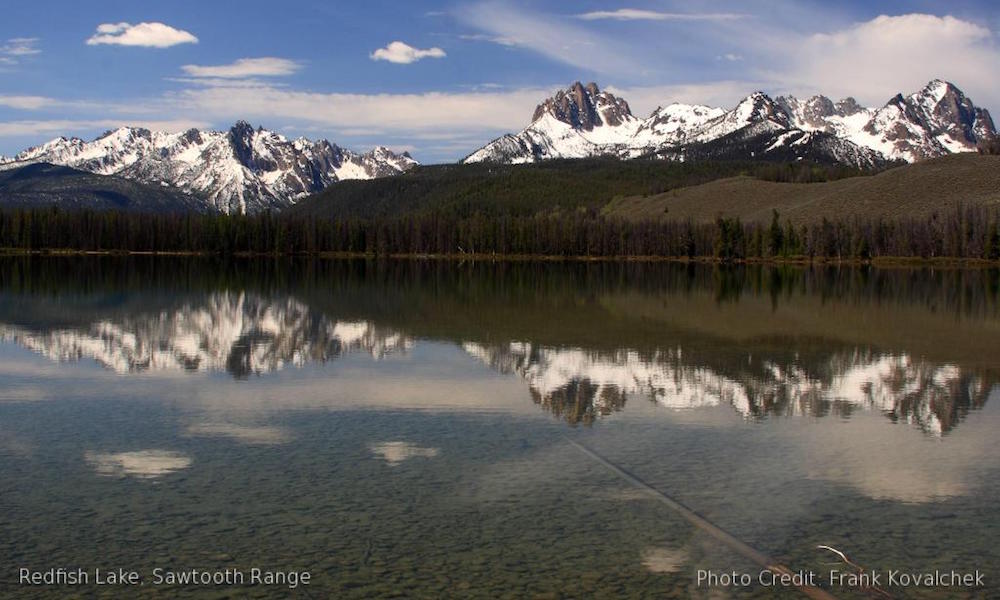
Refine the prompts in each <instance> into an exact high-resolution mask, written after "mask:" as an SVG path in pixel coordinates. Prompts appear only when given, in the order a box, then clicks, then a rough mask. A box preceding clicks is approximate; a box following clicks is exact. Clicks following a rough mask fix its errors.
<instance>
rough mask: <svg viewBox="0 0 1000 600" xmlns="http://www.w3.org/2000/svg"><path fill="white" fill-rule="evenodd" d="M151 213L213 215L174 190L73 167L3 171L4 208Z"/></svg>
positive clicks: (0, 175)
mask: <svg viewBox="0 0 1000 600" xmlns="http://www.w3.org/2000/svg"><path fill="white" fill-rule="evenodd" d="M54 206H58V207H59V208H60V209H66V210H80V209H91V210H98V211H106V210H125V211H131V212H147V213H184V212H195V213H205V212H209V207H208V205H207V204H206V203H204V202H202V201H200V200H199V199H197V198H195V197H194V196H189V195H187V194H184V193H182V192H180V191H178V190H176V189H173V188H163V187H157V186H151V185H145V184H142V183H137V182H135V181H129V180H128V179H123V178H121V177H113V176H108V175H96V174H94V173H87V172H84V171H78V170H76V169H71V168H69V167H62V166H56V165H51V164H48V163H37V164H32V165H26V166H24V167H19V168H16V169H9V170H6V171H0V208H21V209H36V208H48V207H54Z"/></svg>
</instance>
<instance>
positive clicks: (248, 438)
mask: <svg viewBox="0 0 1000 600" xmlns="http://www.w3.org/2000/svg"><path fill="white" fill-rule="evenodd" d="M185 434H186V435H188V436H191V437H213V438H228V439H231V440H235V441H238V442H242V443H245V444H250V445H256V446H271V445H278V444H285V443H287V442H289V441H291V439H292V434H291V432H290V431H288V430H287V429H283V428H281V427H267V426H259V427H254V426H247V425H237V424H235V423H199V424H196V425H192V426H190V427H188V428H187V430H186V431H185Z"/></svg>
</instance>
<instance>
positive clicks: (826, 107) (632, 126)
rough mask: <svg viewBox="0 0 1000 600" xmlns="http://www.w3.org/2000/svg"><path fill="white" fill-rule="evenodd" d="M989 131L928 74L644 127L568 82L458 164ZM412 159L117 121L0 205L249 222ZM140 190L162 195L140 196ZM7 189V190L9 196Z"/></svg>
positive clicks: (873, 148) (832, 157)
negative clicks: (857, 94) (527, 117)
mask: <svg viewBox="0 0 1000 600" xmlns="http://www.w3.org/2000/svg"><path fill="white" fill-rule="evenodd" d="M997 137H998V136H997V131H996V127H995V125H994V123H993V120H992V118H991V117H990V114H989V112H987V111H986V110H985V109H983V108H980V107H977V106H976V105H975V104H974V103H973V102H972V100H970V99H969V98H968V97H967V96H966V95H965V94H964V93H963V92H962V91H961V90H960V89H958V88H957V87H956V86H955V85H953V84H951V83H948V82H945V81H941V80H934V81H931V82H930V83H928V84H927V86H925V87H924V88H923V89H922V90H920V91H918V92H916V93H913V94H910V95H909V96H903V95H901V94H900V95H897V96H895V97H893V98H892V99H890V100H889V101H888V102H887V103H886V104H885V105H884V106H882V107H881V108H878V109H875V108H866V107H863V106H861V105H860V104H859V103H858V102H857V101H855V100H854V99H853V98H845V99H843V100H839V101H836V102H834V101H833V100H831V99H829V98H827V97H825V96H813V97H812V98H809V99H808V100H800V99H798V98H795V97H793V96H780V97H777V98H771V97H770V96H768V95H767V94H765V93H763V92H754V93H753V94H750V95H749V96H747V97H746V98H744V99H743V100H741V101H740V102H739V103H738V104H737V105H736V106H735V107H734V108H733V109H731V110H724V109H721V108H712V107H709V106H704V105H697V104H676V103H675V104H670V105H667V106H665V107H661V108H658V109H656V110H655V111H653V113H652V114H651V115H650V116H649V117H648V118H646V119H640V118H638V117H636V116H635V115H633V114H632V110H631V108H630V107H629V104H628V102H627V101H626V100H625V99H623V98H620V97H618V96H616V95H614V94H613V93H612V92H610V91H607V90H601V89H600V88H599V87H598V86H597V84H595V83H590V84H587V85H583V84H581V83H580V82H577V83H574V84H573V85H572V86H570V87H569V88H568V89H566V90H563V91H559V92H557V93H556V94H555V95H554V96H552V97H551V98H548V99H546V100H544V101H542V102H541V103H540V104H539V105H538V106H537V108H536V109H535V111H534V113H533V114H532V121H531V124H530V125H528V127H526V128H525V129H524V130H522V131H521V132H520V133H518V134H516V135H515V134H508V135H504V136H502V137H500V138H497V139H495V140H493V141H492V142H490V143H489V144H487V145H485V146H483V147H482V148H480V149H479V150H476V151H475V152H473V153H472V154H470V155H469V156H467V157H466V158H465V159H464V160H463V162H465V163H481V162H485V163H504V164H521V163H532V162H539V161H542V160H545V159H556V158H563V159H574V158H595V157H613V158H618V159H633V158H658V159H664V160H670V161H678V162H680V161H686V162H694V161H708V160H712V161H733V160H735V161H776V162H795V161H800V160H805V161H810V162H816V163H821V164H837V165H847V166H851V167H857V168H861V169H881V168H884V167H887V166H889V165H892V164H895V163H896V162H900V161H905V162H916V161H920V160H924V159H928V158H934V157H939V156H943V155H946V154H952V153H959V152H970V151H974V150H976V148H977V146H978V145H980V144H983V143H989V142H995V140H997ZM39 163H49V164H52V165H58V166H61V167H70V168H72V169H76V170H77V171H83V172H86V173H90V174H94V175H100V176H105V177H107V179H102V180H98V179H87V178H86V177H81V174H79V173H78V174H76V175H74V174H72V173H71V172H67V171H65V170H59V169H50V168H35V169H29V170H28V171H27V172H25V173H17V174H15V175H11V174H10V171H13V170H15V169H23V168H24V167H27V166H30V165H38V164H39ZM417 164H418V163H417V162H416V161H415V160H413V158H412V157H410V156H409V154H407V153H405V152H404V153H402V154H397V153H395V152H392V151H391V150H389V149H387V148H385V147H377V148H375V149H374V150H371V151H370V152H367V153H364V154H360V153H356V152H352V151H350V150H347V149H344V148H342V147H340V146H338V145H336V144H334V143H332V142H329V141H327V140H316V141H312V140H309V139H306V138H298V139H295V140H290V139H286V138H285V137H284V136H282V135H279V134H277V133H275V132H272V131H268V130H266V129H263V128H260V127H258V128H257V129H254V128H253V127H252V126H251V125H250V124H249V123H247V122H245V121H239V122H237V123H236V124H235V125H234V126H233V127H231V128H230V129H229V130H227V131H200V130H198V129H190V130H188V131H185V132H182V133H166V132H158V131H150V130H149V129H144V128H137V127H121V128H119V129H115V130H113V131H108V132H106V133H105V134H103V135H101V136H100V137H98V138H96V139H95V140H92V141H89V142H88V141H84V140H81V139H79V138H65V137H59V138H56V139H54V140H51V141H49V142H47V143H45V144H42V145H40V146H36V147H33V148H28V149H27V150H24V151H22V152H20V153H18V154H17V155H15V156H14V157H11V158H5V157H2V156H0V172H4V171H6V172H8V177H7V179H8V180H10V181H19V180H20V179H19V178H27V179H31V181H32V182H34V183H33V185H34V186H35V187H32V188H30V189H29V187H26V184H24V183H23V182H22V183H18V184H17V185H18V186H20V187H17V189H16V190H13V188H10V187H9V185H8V186H6V187H4V186H0V200H2V203H3V204H4V205H6V206H31V205H35V206H37V205H42V204H52V203H57V204H68V205H72V206H83V205H87V206H92V207H96V208H115V207H119V208H120V207H131V208H134V209H143V207H144V206H147V205H150V206H153V208H154V209H156V210H178V209H180V210H187V207H190V206H191V204H192V202H193V203H195V204H197V205H198V206H196V207H195V208H196V210H197V211H198V212H221V213H225V214H233V213H236V214H252V213H259V212H264V211H277V210H283V209H285V208H288V207H289V206H292V205H294V204H296V203H298V201H299V200H301V199H302V198H304V197H306V196H310V195H313V194H317V193H318V192H322V191H323V190H325V189H327V188H328V187H329V186H331V185H332V184H334V183H336V182H338V181H343V180H348V179H374V178H381V177H387V176H392V175H398V174H400V173H404V172H406V171H408V170H410V169H411V168H413V167H414V166H417ZM47 175H52V176H58V177H60V178H61V180H60V182H58V184H54V185H49V184H48V183H45V182H41V180H40V178H42V177H44V176H47ZM116 178H120V179H125V180H128V181H129V183H128V184H126V183H125V182H115V181H114V179H116ZM74 181H75V182H77V183H78V184H79V185H81V186H83V187H81V188H80V189H79V190H78V191H79V192H80V193H79V194H77V195H78V196H79V198H75V197H73V192H74V190H73V189H72V186H71V185H69V183H68V182H74ZM8 183H9V182H8ZM137 184H141V185H139V186H138V187H137ZM142 186H145V187H142ZM152 188H158V189H161V190H162V192H163V193H162V194H153V193H152V192H151V191H150V190H151V189H152ZM108 189H111V192H108ZM12 190H13V191H12ZM15 191H16V192H17V193H18V194H20V195H19V196H17V197H15V195H14V192H15ZM123 191H128V192H129V193H122V192H123ZM152 196H156V197H157V198H158V199H157V200H156V201H154V202H152V204H150V202H147V201H145V200H144V198H147V197H152ZM161 196H162V198H160V197H161ZM67 199H68V200H67Z"/></svg>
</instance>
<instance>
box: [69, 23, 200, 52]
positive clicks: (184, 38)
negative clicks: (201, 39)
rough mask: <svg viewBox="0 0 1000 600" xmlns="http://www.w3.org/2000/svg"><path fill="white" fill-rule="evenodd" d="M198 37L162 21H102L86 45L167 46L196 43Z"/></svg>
mask: <svg viewBox="0 0 1000 600" xmlns="http://www.w3.org/2000/svg"><path fill="white" fill-rule="evenodd" d="M197 43H198V38H196V37H195V36H194V35H193V34H191V33H189V32H187V31H184V30H182V29H174V28H173V27H171V26H169V25H165V24H163V23H155V22H154V23H138V24H136V25H132V24H131V23H102V24H101V25H98V26H97V32H96V33H95V34H94V35H92V36H91V37H90V38H89V39H88V40H87V45H88V46H97V45H101V44H111V45H116V46H143V47H147V48H169V47H170V46H176V45H178V44H197Z"/></svg>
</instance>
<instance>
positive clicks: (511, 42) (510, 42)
mask: <svg viewBox="0 0 1000 600" xmlns="http://www.w3.org/2000/svg"><path fill="white" fill-rule="evenodd" d="M458 38H459V39H462V40H467V41H470V42H491V43H494V44H499V45H501V46H518V45H520V44H521V42H520V41H518V39H517V38H514V37H507V36H502V35H486V34H485V33H469V34H463V35H460V36H458Z"/></svg>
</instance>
